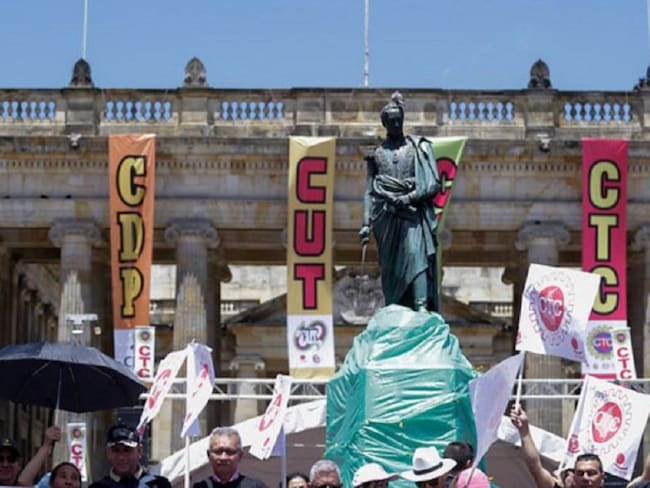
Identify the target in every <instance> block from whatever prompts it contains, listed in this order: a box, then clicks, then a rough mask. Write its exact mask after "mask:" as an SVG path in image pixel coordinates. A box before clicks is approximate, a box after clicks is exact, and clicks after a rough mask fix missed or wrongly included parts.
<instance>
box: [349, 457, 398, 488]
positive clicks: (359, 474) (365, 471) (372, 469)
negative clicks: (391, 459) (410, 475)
mask: <svg viewBox="0 0 650 488" xmlns="http://www.w3.org/2000/svg"><path fill="white" fill-rule="evenodd" d="M394 479H397V475H396V474H393V473H387V472H386V471H385V470H384V468H383V467H382V466H381V465H380V464H377V463H368V464H364V465H363V466H361V467H360V468H359V469H357V470H356V471H355V473H354V477H353V478H352V486H353V487H354V488H387V487H388V482H389V481H393V480H394Z"/></svg>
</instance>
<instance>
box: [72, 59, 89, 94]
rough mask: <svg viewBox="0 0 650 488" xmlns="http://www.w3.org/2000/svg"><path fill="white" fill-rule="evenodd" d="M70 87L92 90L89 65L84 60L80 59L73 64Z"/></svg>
mask: <svg viewBox="0 0 650 488" xmlns="http://www.w3.org/2000/svg"><path fill="white" fill-rule="evenodd" d="M70 86H71V87H75V88H92V87H94V86H95V85H94V84H93V79H92V76H91V75H90V65H89V64H88V61H86V60H85V59H83V58H81V59H79V60H77V62H76V63H75V64H74V68H72V78H71V79H70Z"/></svg>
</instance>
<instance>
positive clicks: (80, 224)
mask: <svg viewBox="0 0 650 488" xmlns="http://www.w3.org/2000/svg"><path fill="white" fill-rule="evenodd" d="M48 237H49V239H50V241H52V242H53V243H54V245H55V246H57V247H61V246H62V245H63V242H64V240H65V239H67V238H70V237H75V238H77V239H85V240H87V241H89V242H90V244H91V245H97V244H100V243H101V232H100V230H99V227H98V226H97V224H95V222H93V221H92V220H85V219H84V220H78V219H63V220H58V221H56V222H54V225H53V226H52V227H51V228H50V230H49V232H48Z"/></svg>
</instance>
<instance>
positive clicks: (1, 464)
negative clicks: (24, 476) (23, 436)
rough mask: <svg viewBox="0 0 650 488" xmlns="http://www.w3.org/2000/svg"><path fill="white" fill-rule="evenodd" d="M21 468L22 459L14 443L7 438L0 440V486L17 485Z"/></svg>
mask: <svg viewBox="0 0 650 488" xmlns="http://www.w3.org/2000/svg"><path fill="white" fill-rule="evenodd" d="M22 467H23V457H22V455H21V454H20V451H19V450H18V446H17V445H16V443H15V442H14V441H13V440H12V439H9V438H4V439H0V485H10V486H11V485H17V484H18V475H19V474H20V471H21V469H22Z"/></svg>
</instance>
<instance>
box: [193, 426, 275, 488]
mask: <svg viewBox="0 0 650 488" xmlns="http://www.w3.org/2000/svg"><path fill="white" fill-rule="evenodd" d="M207 454H208V460H209V461H210V465H211V466H212V476H210V477H209V478H207V479H204V480H202V481H199V482H198V483H195V484H194V487H193V488H267V486H266V485H265V484H264V483H263V482H262V481H260V480H256V479H255V478H250V477H248V476H244V475H243V474H241V473H240V472H239V463H240V461H241V460H242V457H243V456H244V450H243V449H242V445H241V436H240V435H239V432H238V431H237V430H236V429H233V428H232V427H217V428H215V429H214V430H213V431H212V433H211V434H210V446H209V448H208V452H207Z"/></svg>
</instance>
